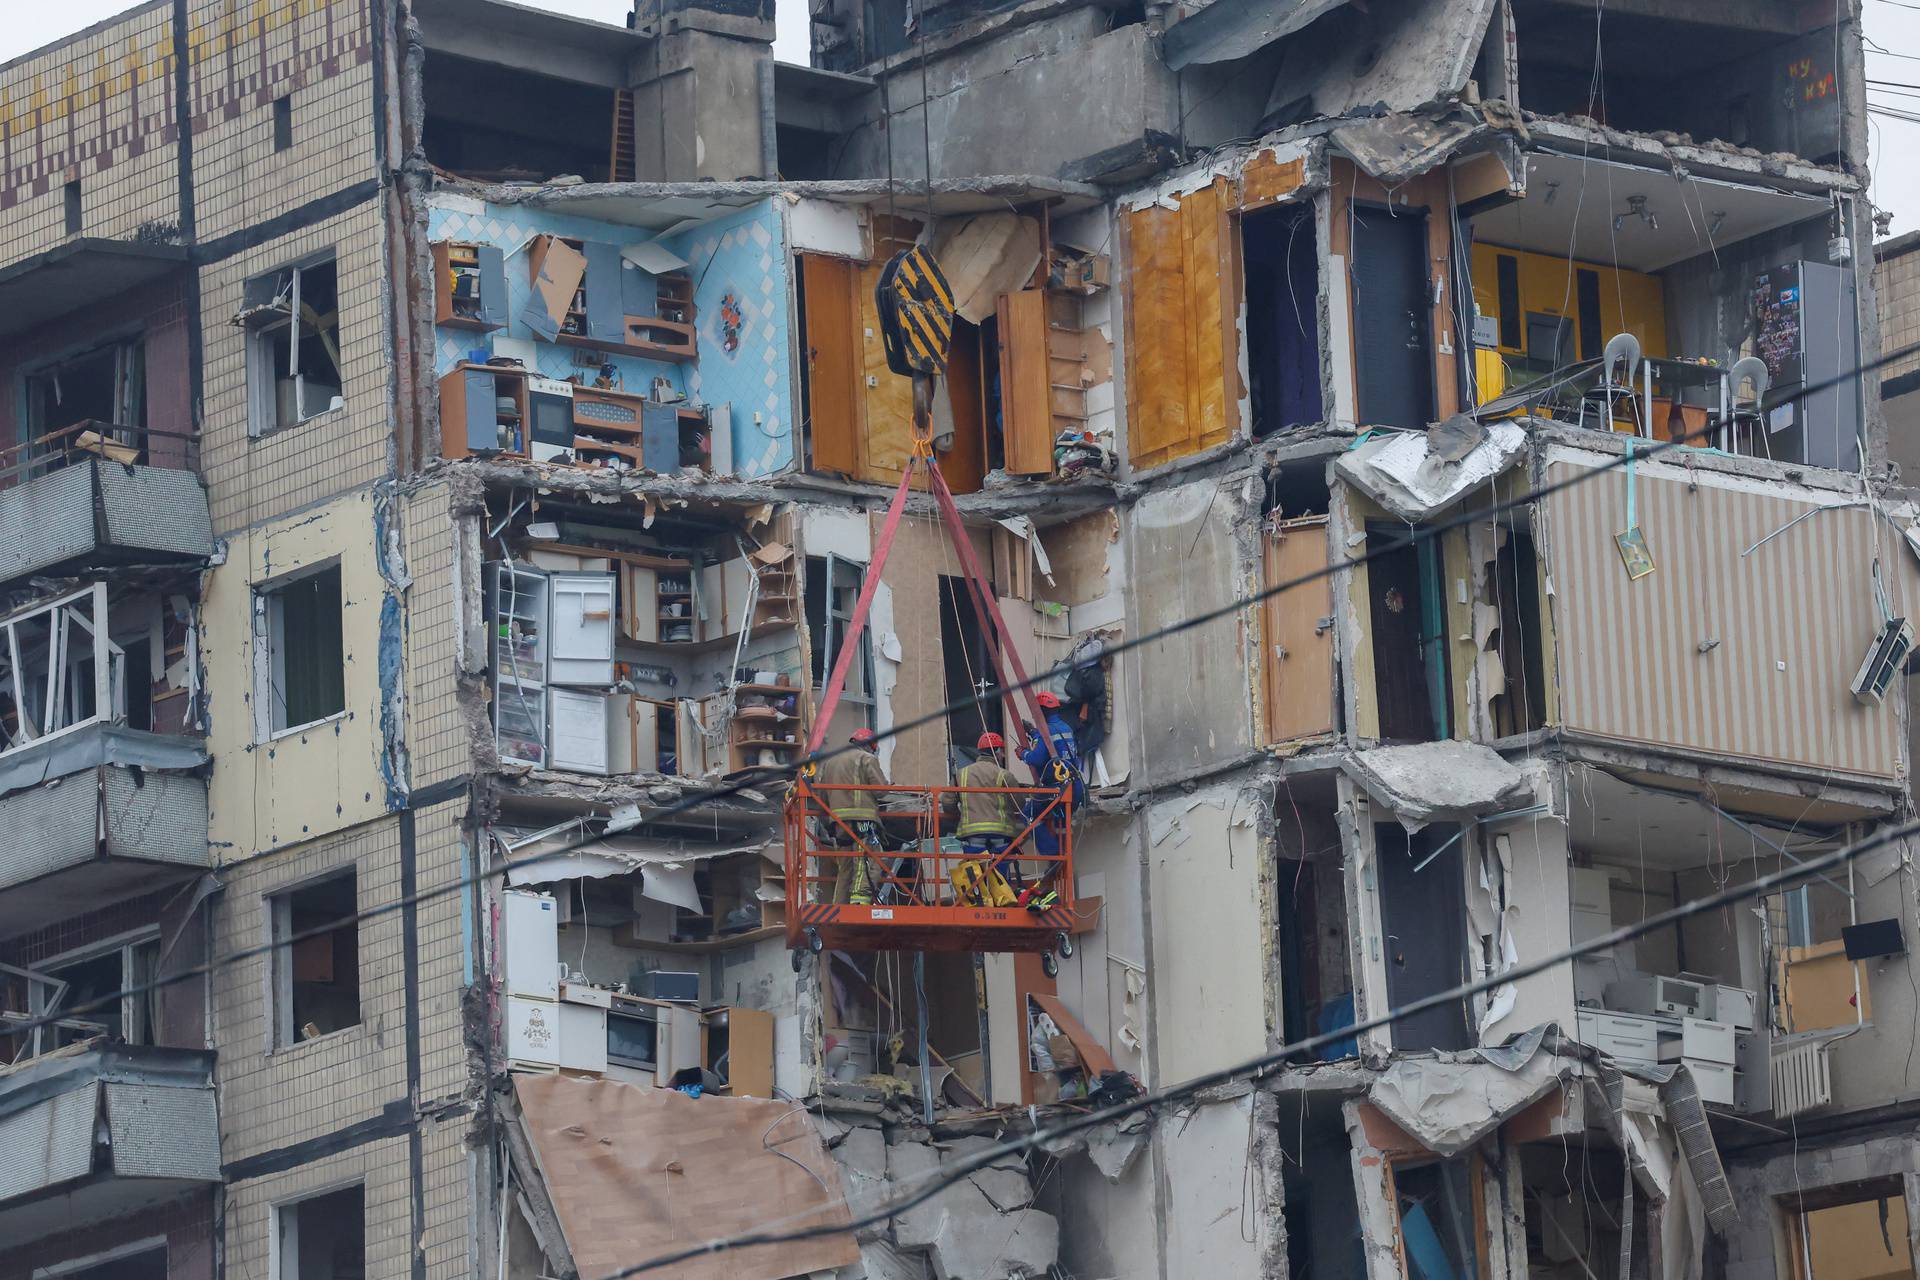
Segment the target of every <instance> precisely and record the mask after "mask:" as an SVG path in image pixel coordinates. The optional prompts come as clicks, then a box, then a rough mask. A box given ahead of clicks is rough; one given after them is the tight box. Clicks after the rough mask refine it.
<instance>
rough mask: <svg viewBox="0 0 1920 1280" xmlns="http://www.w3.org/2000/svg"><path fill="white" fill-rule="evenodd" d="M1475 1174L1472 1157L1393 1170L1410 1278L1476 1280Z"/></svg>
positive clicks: (1401, 1237)
mask: <svg viewBox="0 0 1920 1280" xmlns="http://www.w3.org/2000/svg"><path fill="white" fill-rule="evenodd" d="M1473 1175H1474V1168H1473V1162H1472V1161H1471V1160H1470V1159H1469V1160H1442V1161H1439V1162H1437V1163H1434V1164H1423V1165H1419V1166H1416V1167H1413V1168H1408V1167H1406V1166H1403V1165H1396V1166H1395V1167H1394V1170H1393V1190H1394V1196H1395V1198H1396V1200H1397V1201H1398V1203H1397V1205H1396V1209H1397V1210H1398V1212H1399V1215H1400V1242H1401V1245H1402V1247H1403V1249H1404V1252H1405V1255H1406V1260H1407V1280H1475V1276H1476V1275H1477V1272H1478V1264H1479V1246H1478V1244H1477V1242H1476V1241H1475V1238H1474V1232H1475V1226H1474V1224H1475V1221H1476V1218H1477V1215H1476V1213H1475V1209H1474V1188H1473V1182H1474V1176H1473Z"/></svg>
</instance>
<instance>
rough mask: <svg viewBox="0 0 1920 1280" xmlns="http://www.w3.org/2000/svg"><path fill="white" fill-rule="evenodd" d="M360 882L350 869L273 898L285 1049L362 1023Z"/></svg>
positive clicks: (278, 1033) (279, 1024)
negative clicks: (358, 917)
mask: <svg viewBox="0 0 1920 1280" xmlns="http://www.w3.org/2000/svg"><path fill="white" fill-rule="evenodd" d="M357 881H358V878H357V876H356V875H355V873H354V872H353V870H352V869H348V870H347V871H346V872H344V873H342V874H339V875H334V876H329V877H328V878H326V879H325V880H321V881H318V882H317V883H314V884H309V885H304V886H302V887H301V888H298V889H293V890H290V891H289V892H286V893H282V894H278V895H276V896H274V897H271V898H269V899H267V902H268V906H269V909H270V910H271V912H272V918H273V941H274V944H275V945H274V950H273V973H274V1013H275V1029H274V1042H275V1043H276V1044H278V1045H279V1046H281V1047H282V1048H285V1047H287V1046H290V1045H296V1044H300V1043H302V1042H303V1041H307V1040H313V1039H316V1038H318V1037H320V1036H324V1035H328V1034H330V1033H332V1032H335V1031H340V1030H344V1029H345V1028H347V1027H353V1026H358V1025H359V1023H360V925H359V922H358V921H357V920H355V919H354V913H355V911H357V910H358V906H357V901H356V896H355V888H354V887H355V885H356V883H357ZM329 926H336V927H329Z"/></svg>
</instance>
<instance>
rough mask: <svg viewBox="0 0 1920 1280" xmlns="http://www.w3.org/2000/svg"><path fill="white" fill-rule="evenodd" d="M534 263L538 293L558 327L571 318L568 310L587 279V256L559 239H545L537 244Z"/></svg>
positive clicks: (532, 254) (541, 239) (532, 259)
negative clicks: (582, 282)
mask: <svg viewBox="0 0 1920 1280" xmlns="http://www.w3.org/2000/svg"><path fill="white" fill-rule="evenodd" d="M530 259H531V270H532V273H533V276H532V278H533V288H534V291H535V292H536V293H538V294H539V295H540V302H541V305H542V306H544V307H545V308H546V310H547V315H548V316H550V317H552V319H553V323H554V324H555V325H558V324H560V323H561V322H562V321H563V320H565V319H566V318H567V308H569V307H571V306H572V305H573V296H574V294H576V293H577V292H579V290H580V282H581V280H583V279H584V278H585V277H586V274H587V259H586V255H585V254H583V253H581V252H580V251H579V250H578V249H575V248H574V247H573V246H572V245H570V244H568V243H567V242H566V241H564V240H561V239H560V238H559V237H558V236H542V237H540V239H538V240H536V241H534V245H533V251H532V253H531V254H530Z"/></svg>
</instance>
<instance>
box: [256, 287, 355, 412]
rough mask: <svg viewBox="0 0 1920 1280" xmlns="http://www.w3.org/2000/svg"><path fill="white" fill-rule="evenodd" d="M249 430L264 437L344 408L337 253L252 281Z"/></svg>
mask: <svg viewBox="0 0 1920 1280" xmlns="http://www.w3.org/2000/svg"><path fill="white" fill-rule="evenodd" d="M239 322H240V323H241V324H243V325H244V326H245V327H246V330H247V397H248V420H247V425H248V430H249V431H250V432H251V433H252V434H253V435H256V436H257V435H264V434H265V433H266V432H269V431H272V430H275V429H276V428H279V427H290V426H293V425H294V424H296V423H300V422H305V421H307V420H308V419H309V418H314V417H317V416H319V415H320V414H323V413H326V412H327V411H328V410H330V409H334V408H337V407H339V405H340V404H342V403H343V401H342V399H341V385H342V384H341V361H340V292H339V276H338V272H337V270H336V268H335V263H334V258H333V255H331V254H328V255H327V256H325V257H323V258H317V259H313V260H311V261H308V262H305V263H302V264H300V265H297V266H292V267H287V268H284V269H283V270H280V271H274V272H269V273H268V274H266V275H263V276H256V277H255V278H253V279H252V280H249V281H247V285H246V310H244V311H243V312H241V315H240V320H239Z"/></svg>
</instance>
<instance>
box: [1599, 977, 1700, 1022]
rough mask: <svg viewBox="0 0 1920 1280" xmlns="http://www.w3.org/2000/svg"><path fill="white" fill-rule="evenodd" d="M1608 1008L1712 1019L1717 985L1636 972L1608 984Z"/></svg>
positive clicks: (1624, 1011) (1626, 1011) (1619, 1010)
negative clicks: (1715, 986) (1714, 986)
mask: <svg viewBox="0 0 1920 1280" xmlns="http://www.w3.org/2000/svg"><path fill="white" fill-rule="evenodd" d="M1606 1001H1607V1008H1609V1009H1613V1010H1616V1011H1617V1012H1620V1013H1639V1014H1647V1015H1653V1016H1657V1015H1660V1014H1666V1015H1668V1016H1671V1017H1681V1018H1709V1019H1710V1018H1712V1017H1713V1016H1714V1012H1715V1010H1714V988H1713V987H1711V986H1708V985H1707V984H1706V983H1703V982H1692V981H1689V980H1687V979H1685V978H1663V977H1659V976H1657V975H1655V974H1649V973H1641V974H1635V975H1634V976H1633V977H1631V978H1622V979H1621V980H1620V981H1618V982H1609V983H1608V984H1607V994H1606Z"/></svg>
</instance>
